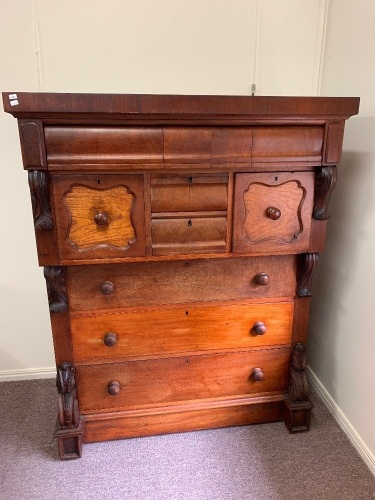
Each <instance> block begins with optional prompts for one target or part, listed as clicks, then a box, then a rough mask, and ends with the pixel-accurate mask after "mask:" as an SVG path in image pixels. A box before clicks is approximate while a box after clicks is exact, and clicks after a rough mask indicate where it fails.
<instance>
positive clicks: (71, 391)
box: [56, 363, 80, 428]
mask: <svg viewBox="0 0 375 500" xmlns="http://www.w3.org/2000/svg"><path fill="white" fill-rule="evenodd" d="M56 386H57V390H58V394H59V403H58V419H59V423H60V426H61V427H62V428H66V427H78V425H79V423H80V422H79V410H78V400H77V389H76V380H75V368H74V366H72V365H71V364H70V363H62V364H61V365H60V366H59V367H58V368H57V377H56Z"/></svg>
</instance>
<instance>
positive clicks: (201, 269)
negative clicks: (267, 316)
mask: <svg viewBox="0 0 375 500" xmlns="http://www.w3.org/2000/svg"><path fill="white" fill-rule="evenodd" d="M295 267H296V259H295V256H293V255H278V256H273V257H256V256H255V257H233V258H224V259H210V260H206V259H192V260H176V261H172V262H166V261H162V262H129V263H127V264H104V265H101V266H97V265H91V266H69V267H67V287H68V293H69V307H70V310H71V311H72V312H73V311H89V310H94V309H95V310H97V309H112V308H118V307H129V306H130V307H131V306H152V305H159V304H179V303H186V302H204V301H214V300H221V301H226V300H242V299H248V298H267V297H290V298H292V297H294V295H295V292H296V270H295ZM106 283H112V284H113V288H112V289H111V287H110V286H107V290H106V289H105V286H106V285H105V284H106ZM103 287H104V288H103ZM103 290H104V292H111V290H112V293H103Z"/></svg>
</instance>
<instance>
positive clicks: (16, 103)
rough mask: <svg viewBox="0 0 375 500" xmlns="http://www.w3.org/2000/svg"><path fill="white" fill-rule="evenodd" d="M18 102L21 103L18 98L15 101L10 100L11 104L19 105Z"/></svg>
mask: <svg viewBox="0 0 375 500" xmlns="http://www.w3.org/2000/svg"><path fill="white" fill-rule="evenodd" d="M18 104H19V103H18V101H17V100H15V101H10V105H11V106H17V105H18Z"/></svg>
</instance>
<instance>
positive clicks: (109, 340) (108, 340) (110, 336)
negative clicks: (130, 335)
mask: <svg viewBox="0 0 375 500" xmlns="http://www.w3.org/2000/svg"><path fill="white" fill-rule="evenodd" d="M104 344H105V345H106V346H107V347H113V346H114V345H116V344H117V335H116V334H115V333H113V332H107V333H106V334H105V335H104Z"/></svg>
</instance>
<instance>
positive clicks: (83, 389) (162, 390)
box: [77, 348, 290, 413]
mask: <svg viewBox="0 0 375 500" xmlns="http://www.w3.org/2000/svg"><path fill="white" fill-rule="evenodd" d="M289 357H290V349H289V348H283V349H268V350H264V351H250V352H239V353H226V354H214V355H203V356H190V357H189V356H184V357H179V358H169V359H156V360H154V359H152V360H143V361H128V362H124V363H113V364H101V365H91V366H85V365H80V366H77V383H78V393H79V397H80V410H81V412H82V413H89V412H95V411H100V410H104V411H115V410H117V409H121V408H124V409H129V408H135V407H150V406H163V405H167V404H170V403H176V402H179V401H181V402H182V401H185V402H186V401H191V402H193V401H198V400H209V399H211V398H224V399H225V398H233V397H235V396H237V397H241V396H242V397H245V396H247V395H250V394H265V393H280V392H283V391H285V390H286V388H287V383H288V372H289ZM259 370H260V371H259Z"/></svg>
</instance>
